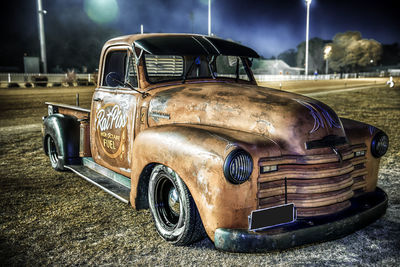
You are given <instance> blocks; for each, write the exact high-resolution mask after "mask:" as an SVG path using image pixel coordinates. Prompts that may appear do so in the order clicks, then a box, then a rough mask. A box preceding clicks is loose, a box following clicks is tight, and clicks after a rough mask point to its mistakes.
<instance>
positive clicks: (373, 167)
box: [340, 118, 383, 192]
mask: <svg viewBox="0 0 400 267" xmlns="http://www.w3.org/2000/svg"><path fill="white" fill-rule="evenodd" d="M340 120H341V121H342V124H343V128H344V130H345V132H346V136H347V139H348V140H349V143H350V145H358V144H365V145H366V155H365V157H366V162H365V167H366V169H367V170H368V171H367V174H366V175H365V180H366V187H365V191H366V192H372V191H374V190H375V188H376V185H377V182H378V171H379V162H380V158H376V157H374V156H373V155H372V152H371V144H372V140H373V139H374V137H375V136H376V135H377V134H379V133H382V132H383V131H382V130H380V129H378V128H376V127H374V126H372V125H369V124H366V123H363V122H359V121H355V120H350V119H345V118H340Z"/></svg>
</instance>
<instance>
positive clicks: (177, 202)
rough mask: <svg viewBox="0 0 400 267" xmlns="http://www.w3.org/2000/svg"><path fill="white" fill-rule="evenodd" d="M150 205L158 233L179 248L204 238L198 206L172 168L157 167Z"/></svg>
mask: <svg viewBox="0 0 400 267" xmlns="http://www.w3.org/2000/svg"><path fill="white" fill-rule="evenodd" d="M148 197H149V206H150V211H151V214H152V215H153V219H154V223H155V226H156V229H157V232H158V233H159V234H160V236H161V237H162V238H164V239H165V240H167V241H169V242H171V243H173V244H176V245H188V244H190V243H193V242H195V241H197V240H200V239H202V238H203V237H204V235H205V231H204V227H203V224H202V222H201V218H200V215H199V213H198V211H197V207H196V204H195V203H194V200H193V198H192V196H191V194H190V192H189V190H188V188H187V187H186V185H185V184H184V183H183V181H182V179H181V178H180V177H179V176H178V175H177V174H176V173H175V172H174V171H173V170H171V169H170V168H168V167H166V166H164V165H157V166H156V167H155V168H154V169H153V172H152V173H151V176H150V182H149V191H148Z"/></svg>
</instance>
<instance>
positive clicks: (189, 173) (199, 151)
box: [131, 125, 280, 239]
mask: <svg viewBox="0 0 400 267" xmlns="http://www.w3.org/2000/svg"><path fill="white" fill-rule="evenodd" d="M133 147H134V148H133V151H134V153H133V159H135V160H134V164H133V165H134V166H132V176H131V186H132V188H131V203H132V205H133V206H134V207H135V208H136V205H137V203H138V202H140V201H138V199H142V196H141V195H140V194H147V192H143V191H145V190H142V188H143V186H145V185H146V183H145V182H143V179H145V178H144V177H143V173H149V172H150V171H149V169H148V168H146V166H154V165H155V164H163V165H165V166H168V167H170V168H171V169H173V170H174V171H175V172H176V173H177V174H178V175H179V176H180V177H181V178H182V180H183V181H184V183H185V184H186V186H187V187H188V189H189V191H190V193H191V194H192V196H193V199H194V201H195V203H196V205H197V208H198V210H199V213H200V216H201V218H202V222H203V225H204V228H205V230H206V232H207V234H208V236H209V237H210V238H211V239H214V232H215V230H216V229H217V228H221V227H223V228H247V227H248V219H247V216H248V215H249V214H250V212H251V211H252V210H254V209H256V208H257V177H258V160H259V158H260V157H261V156H263V157H265V156H280V150H279V148H278V146H277V145H276V144H275V143H273V142H272V141H270V140H269V139H266V138H265V137H262V136H258V135H252V134H249V133H244V132H238V131H232V130H226V129H221V128H215V127H204V126H193V125H172V126H171V125H170V126H160V127H153V128H148V129H146V130H144V131H142V132H141V133H140V134H139V135H138V136H137V137H136V139H135V142H134V146H133ZM237 147H241V148H243V149H245V150H246V151H248V152H249V153H250V154H251V155H252V158H253V166H254V168H253V172H252V175H251V177H250V179H249V180H248V181H247V182H245V183H243V184H240V185H236V184H232V183H230V182H228V181H227V180H226V178H225V176H224V173H223V164H224V161H225V158H226V157H227V155H228V154H229V153H230V152H231V151H232V150H234V149H236V148H237ZM139 177H141V178H140V179H139ZM139 180H140V181H139Z"/></svg>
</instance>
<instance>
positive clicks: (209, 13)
mask: <svg viewBox="0 0 400 267" xmlns="http://www.w3.org/2000/svg"><path fill="white" fill-rule="evenodd" d="M208 36H211V0H208Z"/></svg>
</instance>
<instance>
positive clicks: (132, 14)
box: [0, 0, 400, 65]
mask: <svg viewBox="0 0 400 267" xmlns="http://www.w3.org/2000/svg"><path fill="white" fill-rule="evenodd" d="M42 1H43V6H44V8H45V9H47V10H48V15H46V17H45V27H46V39H47V40H48V41H49V40H51V39H52V38H51V36H49V34H53V33H58V34H62V32H59V31H58V29H56V28H55V27H57V25H59V23H63V24H66V25H68V24H69V23H70V24H81V25H82V27H86V25H90V27H97V29H98V30H99V31H100V30H101V29H103V28H108V30H109V29H113V30H114V31H115V32H118V33H121V34H130V33H136V32H139V31H140V24H143V25H144V30H145V32H183V33H188V32H192V29H194V31H195V32H196V33H201V34H206V33H207V12H208V10H207V4H206V3H207V2H208V1H207V0H116V1H117V3H118V7H119V15H118V17H117V19H115V20H114V21H112V22H110V23H108V24H107V25H96V24H95V22H92V21H91V20H90V18H89V17H88V16H87V15H86V14H85V13H84V0H68V1H66V0H42ZM101 1H105V0H101ZM3 2H4V1H3ZM396 2H397V1H389V0H380V1H372V0H364V1H363V0H347V1H345V0H335V1H328V0H313V1H312V4H311V13H310V38H312V37H320V38H322V39H332V38H333V36H334V35H335V34H336V33H338V32H345V31H348V30H353V31H360V32H361V33H362V35H363V37H364V38H373V39H375V40H377V41H379V42H381V43H388V44H389V43H394V42H400V29H399V28H400V27H399V26H398V24H399V23H398V21H399V19H398V17H399V14H398V13H399V9H398V8H397V7H396ZM3 5H4V6H3V7H5V8H3V13H4V14H3V16H0V20H1V24H2V25H3V28H4V27H6V29H5V31H4V32H3V36H4V37H5V38H6V39H9V40H11V41H8V42H3V43H2V44H1V46H2V47H1V55H4V54H5V53H10V52H11V50H10V48H9V46H10V45H11V44H12V42H14V43H16V42H17V43H18V44H15V45H16V46H19V47H20V49H19V50H18V51H22V50H26V52H28V53H30V54H32V53H33V54H35V53H36V54H37V53H38V52H36V51H37V50H38V39H37V16H36V0H29V1H28V0H24V1H23V0H13V1H5V2H4V3H3ZM76 13H79V14H78V15H77V16H75V14H76ZM191 14H193V16H192V18H193V20H191ZM53 18H54V19H58V20H59V23H53V21H54V19H53ZM74 18H79V19H81V21H71V20H74ZM192 22H193V23H192ZM305 24H306V5H305V2H304V0H214V1H213V3H212V32H213V33H214V34H216V35H218V36H220V37H222V38H231V39H233V40H236V41H239V42H241V43H243V44H245V45H249V46H251V47H253V48H255V49H256V50H257V51H258V52H259V53H260V54H261V55H263V56H266V57H269V56H273V55H274V56H276V55H278V54H279V53H280V52H282V51H284V50H286V49H289V48H295V47H296V46H297V45H298V44H299V43H300V42H302V41H304V39H305ZM27 40H29V41H27ZM18 53H22V52H18ZM1 60H2V61H3V59H1ZM49 60H50V59H49ZM7 64H8V65H9V64H13V63H7ZM0 65H4V63H3V62H0Z"/></svg>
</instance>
